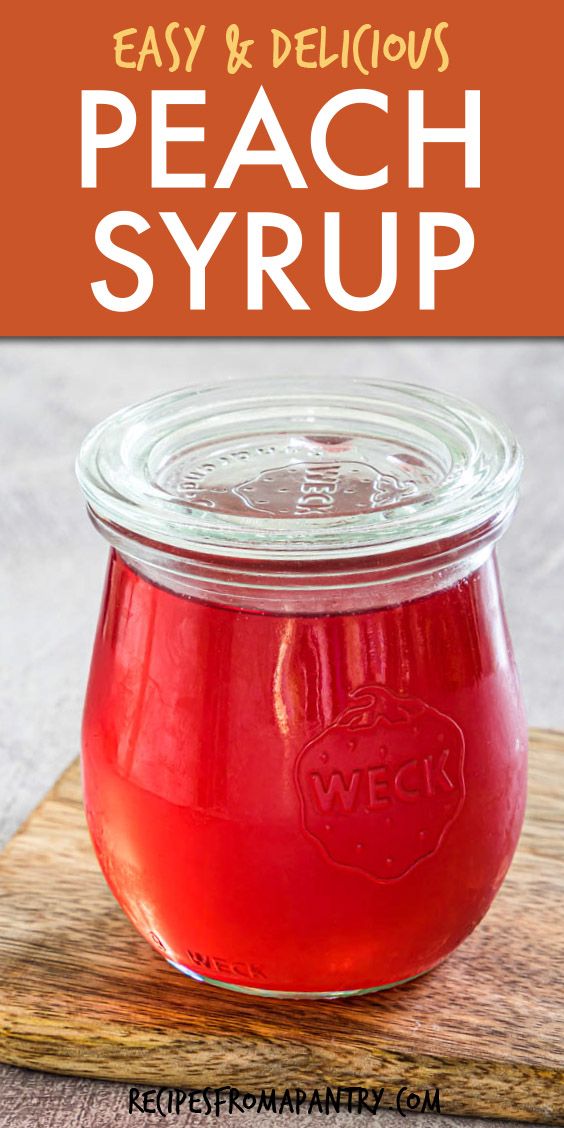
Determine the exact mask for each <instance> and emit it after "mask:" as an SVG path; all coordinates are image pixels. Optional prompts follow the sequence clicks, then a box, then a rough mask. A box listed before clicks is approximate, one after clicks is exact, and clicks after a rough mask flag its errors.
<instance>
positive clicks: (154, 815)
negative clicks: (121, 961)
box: [83, 552, 527, 994]
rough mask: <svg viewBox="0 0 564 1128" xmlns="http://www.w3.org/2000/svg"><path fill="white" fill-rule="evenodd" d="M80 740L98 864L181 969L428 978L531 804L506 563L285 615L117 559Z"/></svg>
mask: <svg viewBox="0 0 564 1128" xmlns="http://www.w3.org/2000/svg"><path fill="white" fill-rule="evenodd" d="M312 594H313V593H312ZM337 598H338V597H337ZM83 738H84V739H83V750H84V752H83V770H84V786H85V802H86V811H87V817H88V823H89V827H90V831H91V834H92V838H93V841H94V845H95V848H96V852H97V855H98V858H99V861H100V865H101V867H102V870H103V872H104V874H105V877H106V879H107V881H108V883H109V885H110V887H111V889H112V891H113V893H114V894H115V896H116V898H117V900H118V901H119V903H120V905H121V906H122V907H123V909H124V910H125V912H126V913H127V915H128V916H129V918H130V919H131V921H132V922H133V924H134V925H135V927H136V928H137V929H138V931H139V932H140V933H141V934H142V935H143V936H144V937H145V939H146V940H148V941H149V943H150V944H152V945H153V947H154V948H156V949H157V951H159V952H161V954H163V955H164V956H166V957H167V958H168V959H169V960H171V961H173V962H174V963H176V964H178V965H181V967H182V968H183V969H185V970H187V971H188V972H190V973H196V974H197V975H202V976H204V977H206V978H209V979H212V980H216V981H221V982H224V983H229V984H234V985H239V986H241V987H244V988H247V989H249V988H255V989H259V990H263V991H264V990H277V991H285V992H293V991H295V992H327V993H331V994H333V993H337V992H341V991H350V990H360V989H369V988H375V987H379V986H384V985H390V984H393V983H397V982H398V981H402V980H405V979H407V978H410V977H412V976H415V975H418V974H421V973H422V972H424V971H426V970H428V969H429V968H431V967H433V966H434V965H435V964H437V963H438V962H439V961H440V960H442V959H443V958H444V957H445V956H447V955H448V954H449V953H450V952H451V951H452V950H453V949H454V948H455V947H456V946H457V945H458V944H460V943H461V941H462V940H464V939H465V937H466V936H468V934H469V933H470V932H471V931H472V929H473V928H474V927H475V926H476V925H477V924H478V922H479V921H480V919H481V918H482V917H483V915H484V913H485V912H486V911H487V909H488V907H489V905H490V903H491V901H492V899H493V897H494V895H495V893H496V891H497V890H498V888H499V886H500V885H501V882H502V880H503V878H504V876H505V873H506V871H507V868H508V866H509V863H510V861H511V858H512V856H513V853H514V850H515V846H516V843H517V839H518V836H519V831H520V828H521V823H522V818H523V810H524V802H525V786H526V785H525V777H526V746H527V745H526V728H525V721H524V717H523V712H522V707H521V701H520V695H519V686H518V682H517V676H516V672H515V666H514V662H513V657H512V653H511V647H510V643H509V639H508V635H507V630H506V625H505V619H504V614H503V608H502V605H501V597H500V592H499V585H498V579H497V570H496V565H495V560H494V558H493V557H491V558H490V559H489V560H488V561H487V562H486V563H485V564H484V565H483V566H482V567H481V568H480V569H479V570H478V571H474V572H473V573H472V574H471V575H469V576H468V577H467V578H466V579H463V580H461V581H459V582H457V583H456V584H454V585H453V586H451V587H448V588H445V589H443V590H441V591H438V592H436V593H434V594H431V595H427V596H424V597H421V598H417V599H414V600H412V601H409V602H405V603H402V604H398V605H395V606H388V607H385V608H380V609H376V610H369V611H362V612H358V611H357V612H354V613H338V614H337V613H336V614H323V615H319V616H315V615H304V614H300V615H293V616H292V615H278V614H272V613H271V612H261V611H250V610H239V609H236V608H232V607H229V608H227V607H222V606H218V605H215V604H212V603H208V602H204V601H200V600H196V599H192V598H188V597H186V596H182V595H178V594H175V593H172V592H169V591H167V590H164V589H163V588H161V587H158V586H156V585H155V584H153V583H152V582H149V581H148V580H146V579H144V578H142V577H141V576H140V575H138V574H136V572H135V571H133V570H132V569H131V568H130V567H128V566H127V565H126V563H125V562H124V561H123V560H122V559H121V558H120V556H119V555H118V554H116V553H115V552H112V554H111V558H110V566H109V572H108V578H107V584H106V591H105V597H104V601H103V605H102V612H101V616H100V622H99V626H98V632H97V636H96V642H95V647H94V656H93V663H92V670H91V676H90V682H89V688H88V694H87V700H86V708H85V717H84V731H83Z"/></svg>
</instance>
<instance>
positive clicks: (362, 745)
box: [296, 686, 465, 881]
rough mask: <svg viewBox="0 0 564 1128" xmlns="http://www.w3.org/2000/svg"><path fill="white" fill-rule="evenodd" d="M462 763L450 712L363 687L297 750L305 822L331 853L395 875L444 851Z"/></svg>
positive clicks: (384, 876) (381, 877) (457, 805)
mask: <svg viewBox="0 0 564 1128" xmlns="http://www.w3.org/2000/svg"><path fill="white" fill-rule="evenodd" d="M463 764H464V737H463V734H462V731H461V729H460V728H459V726H458V725H457V724H456V723H455V722H454V721H453V720H451V718H450V717H447V716H445V714H444V713H440V712H439V711H438V709H433V708H431V706H429V705H426V704H425V703H424V702H422V701H419V700H417V699H415V698H410V697H402V696H399V695H397V694H394V693H391V692H390V691H389V690H387V689H384V688H383V687H382V686H363V687H361V688H360V689H357V690H355V691H354V692H353V693H352V694H351V696H350V697H349V701H348V703H347V705H346V707H345V708H344V709H343V710H342V712H341V713H339V715H338V716H337V717H336V718H335V720H334V721H333V722H332V723H331V725H329V727H328V728H326V729H325V730H324V731H323V732H322V733H321V734H320V735H319V736H317V737H315V738H314V739H313V740H311V741H310V742H309V743H308V744H307V745H306V746H305V748H304V749H303V751H302V753H301V755H300V756H299V758H298V761H297V763H296V783H297V786H298V790H299V794H300V801H301V809H302V818H303V825H304V828H305V830H306V832H307V833H308V834H310V835H312V836H313V838H315V839H316V841H317V842H318V843H319V845H320V846H321V847H322V848H323V851H324V852H325V854H326V856H327V858H328V859H329V860H330V861H332V862H334V863H337V864H338V865H342V866H348V867H350V868H353V869H356V870H359V871H361V872H363V873H365V874H367V875H368V876H370V877H371V878H373V879H374V880H376V881H391V880H397V879H398V878H401V877H402V876H403V875H404V874H406V873H408V872H409V871H410V870H412V869H413V867H414V866H416V865H418V864H419V863H420V862H422V861H423V860H424V859H425V858H429V857H431V856H432V855H433V854H434V853H435V852H436V851H437V850H438V848H439V846H440V844H441V842H442V840H443V838H444V836H445V834H446V832H447V830H448V827H449V826H450V825H451V823H452V822H453V821H454V819H455V818H456V817H457V815H458V813H459V812H460V809H461V807H462V804H463V801H464V794H465V789H464V775H463Z"/></svg>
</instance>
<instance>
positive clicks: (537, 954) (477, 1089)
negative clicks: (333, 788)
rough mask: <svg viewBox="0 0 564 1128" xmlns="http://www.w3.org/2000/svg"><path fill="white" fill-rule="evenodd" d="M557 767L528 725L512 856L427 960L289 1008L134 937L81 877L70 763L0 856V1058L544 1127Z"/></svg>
mask: <svg viewBox="0 0 564 1128" xmlns="http://www.w3.org/2000/svg"><path fill="white" fill-rule="evenodd" d="M563 770H564V735H561V734H556V733H547V732H542V731H539V730H536V731H533V732H532V733H531V773H530V798H529V806H528V816H527V822H526V826H525V829H524V832H523V835H522V839H521V843H520V847H519V851H518V854H517V856H516V859H515V861H514V863H513V866H512V868H511V871H510V874H509V877H508V879H507V881H506V883H505V885H504V887H503V889H502V891H501V893H500V895H499V896H498V898H497V900H496V902H495V904H494V906H493V908H492V910H491V911H490V913H489V914H488V916H487V918H486V920H485V921H484V922H483V923H482V925H481V926H480V927H479V928H478V929H477V930H476V932H475V933H474V934H473V935H472V937H471V938H470V939H469V940H468V941H467V942H466V943H465V944H464V945H463V946H462V948H460V949H459V951H458V952H456V953H455V954H454V955H453V956H452V957H451V958H450V959H449V960H447V961H446V963H445V964H443V965H442V966H441V967H440V968H438V969H437V970H436V971H434V972H432V973H430V974H429V975H427V976H425V977H424V978H423V979H421V980H419V981H417V982H414V983H412V984H408V985H406V986H404V987H402V988H396V989H394V990H392V991H388V992H385V993H383V994H381V995H372V996H366V997H364V998H353V999H349V1000H344V1001H340V1002H323V1003H320V1002H308V1003H305V1002H296V1001H290V1000H283V1001H278V1000H257V999H254V998H249V997H245V996H239V995H235V994H232V993H231V992H228V991H220V990H217V989H214V988H208V987H204V986H200V985H197V984H194V983H192V982H190V981H189V980H187V979H184V978H183V977H182V976H180V975H179V974H178V973H176V972H175V971H173V970H172V969H170V968H169V967H168V966H167V965H166V964H165V963H164V961H162V960H161V959H160V958H159V957H158V956H157V955H156V954H155V953H153V952H152V951H151V950H150V949H149V948H148V947H147V946H146V945H145V943H144V942H143V941H142V940H141V939H140V938H139V937H138V936H137V934H136V933H135V932H134V931H133V929H132V927H131V926H130V925H129V923H128V922H127V920H126V919H125V918H124V917H123V915H122V914H121V912H120V910H119V908H118V907H117V906H116V904H115V902H114V900H113V898H112V896H111V894H110V893H109V892H108V890H107V888H106V886H105V884H104V881H103V879H102V877H101V875H100V873H99V870H98V867H97V863H96V861H95V858H94V856H93V852H92V848H91V846H90V841H89V838H88V834H87V831H86V828H85V823H84V818H83V814H82V807H81V796H80V777H79V770H78V765H77V764H74V765H73V766H72V767H71V768H70V769H69V770H68V772H66V773H65V775H63V777H62V778H61V779H60V780H59V782H58V783H57V784H56V786H55V787H54V789H53V790H52V792H51V793H50V794H49V796H48V797H47V799H45V800H44V802H43V803H42V804H41V806H40V807H39V808H38V809H37V810H36V811H35V812H34V813H33V814H32V816H31V818H30V819H29V820H28V822H27V823H26V824H25V825H24V827H22V828H21V830H20V831H19V832H18V833H17V834H16V836H15V838H14V839H13V840H12V841H11V843H10V844H9V845H8V847H7V848H6V850H5V851H4V853H3V854H2V855H1V856H0V888H1V891H2V896H1V898H0V981H1V982H2V984H3V988H2V997H1V999H0V1035H1V1038H0V1058H1V1059H2V1060H3V1061H4V1062H7V1063H11V1064H14V1065H20V1066H26V1067H30V1068H32V1069H42V1070H47V1071H51V1072H54V1073H66V1074H78V1075H81V1076H83V1077H100V1078H111V1079H116V1080H126V1081H129V1082H131V1083H134V1082H137V1081H139V1082H147V1083H150V1084H151V1083H152V1084H158V1085H165V1084H170V1085H181V1086H184V1087H193V1088H198V1089H199V1088H203V1087H204V1086H206V1085H210V1086H214V1087H215V1086H219V1085H223V1084H230V1085H235V1086H237V1087H238V1088H239V1089H241V1090H247V1091H249V1092H253V1091H254V1092H256V1091H257V1090H259V1089H261V1088H263V1087H264V1088H268V1089H270V1088H271V1087H272V1086H274V1087H276V1088H277V1089H280V1090H283V1089H284V1088H285V1087H286V1086H291V1087H293V1086H301V1087H302V1088H304V1089H313V1088H315V1087H324V1086H325V1085H329V1084H331V1085H338V1084H341V1085H365V1086H366V1087H369V1088H370V1087H376V1088H380V1086H385V1088H386V1093H389V1094H390V1096H391V1095H392V1094H393V1093H394V1092H395V1090H396V1089H397V1088H398V1087H399V1086H401V1085H403V1084H408V1085H409V1086H410V1088H412V1089H414V1090H421V1089H425V1088H432V1089H434V1088H435V1087H439V1088H440V1091H441V1109H442V1110H443V1111H444V1112H446V1113H455V1114H463V1113H464V1114H468V1115H474V1116H477V1115H484V1116H492V1117H505V1118H513V1119H519V1120H529V1121H534V1122H541V1121H545V1122H550V1123H555V1124H562V1123H563V1122H564V954H563V946H564V835H563V826H564V797H563V795H562V793H561V790H560V792H559V790H558V789H559V787H560V780H561V779H562V777H563ZM438 911H440V907H438Z"/></svg>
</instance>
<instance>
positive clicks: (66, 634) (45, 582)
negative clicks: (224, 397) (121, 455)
mask: <svg viewBox="0 0 564 1128" xmlns="http://www.w3.org/2000/svg"><path fill="white" fill-rule="evenodd" d="M281 372H293V373H304V375H305V374H307V373H309V372H314V373H327V372H330V373H339V374H344V375H346V374H348V373H357V374H364V375H367V374H374V375H376V374H377V375H380V376H382V377H384V378H387V379H393V380H398V381H404V380H407V381H414V382H419V383H425V384H430V385H433V386H435V387H438V388H445V389H447V390H449V391H453V392H457V393H459V394H462V395H465V396H467V397H468V398H470V399H474V400H476V401H477V402H478V403H481V404H483V406H485V407H488V408H490V409H491V410H493V411H494V412H496V413H497V414H499V415H501V416H503V417H504V418H505V419H506V421H507V422H508V423H509V424H510V425H511V426H512V427H513V429H514V431H515V433H516V434H517V437H518V438H519V440H520V442H521V444H522V446H523V448H524V452H525V458H526V472H525V476H524V481H523V488H522V497H521V503H520V506H519V509H518V511H517V514H516V517H515V519H514V523H513V525H512V527H511V529H510V530H509V531H508V533H507V534H506V536H505V538H504V540H503V542H502V544H501V546H500V560H501V568H502V578H503V582H504V590H505V597H506V606H507V612H508V617H509V623H510V626H511V629H512V634H513V638H514V643H515V648H516V652H517V658H518V661H519V665H520V668H521V675H522V680H523V685H524V690H525V697H526V702H527V707H528V711H529V719H530V722H531V724H534V725H542V726H545V727H552V728H564V693H563V692H562V683H563V674H564V669H563V660H562V639H563V638H564V582H563V579H562V575H563V572H564V482H563V475H564V469H563V466H564V458H563V456H564V343H562V342H560V341H545V340H543V341H519V340H511V341H488V342H486V341H447V340H444V341H426V342H420V341H401V340H400V341H381V342H373V341H364V340H355V341H344V340H337V341H334V340H331V341H303V342H297V341H258V340H255V341H241V342H234V341H217V340H215V341H199V342H198V341H191V342H189V341H142V342H140V341H130V342H129V341H128V342H126V341H123V342H117V341H100V340H97V341H88V340H87V341H72V340H67V341H14V342H4V343H2V344H1V345H0V441H1V449H2V486H1V493H2V504H1V506H0V556H1V563H2V584H1V587H0V670H1V674H0V678H1V681H0V685H1V691H0V772H1V778H2V780H3V787H2V789H1V793H0V844H3V843H4V842H5V841H6V840H7V839H8V838H9V836H10V835H11V834H12V833H13V832H14V830H15V829H16V827H17V826H18V825H19V823H20V822H21V821H22V819H23V818H24V817H25V816H26V815H27V814H28V813H29V811H30V810H31V809H32V808H33V807H34V806H35V805H36V803H37V801H38V800H39V799H40V797H41V796H42V794H43V793H44V792H45V791H46V790H47V789H48V787H49V786H50V785H51V784H52V783H53V781H54V780H55V778H56V777H57V775H58V774H59V773H60V772H61V771H62V769H63V768H64V767H65V766H66V765H67V764H68V763H69V762H70V761H71V760H72V759H73V757H74V756H75V755H76V753H77V750H78V739H79V728H80V712H81V706H82V697H83V693H84V687H85V680H86V676H87V670H88V663H89V652H90V646H91V641H92V637H93V632H94V627H95V621H96V616H97V611H98V603H99V599H100V593H101V585H102V579H103V571H104V562H105V556H106V551H105V545H104V544H103V543H102V540H101V539H100V538H99V537H98V536H97V535H96V534H95V532H94V530H93V529H92V528H91V526H90V524H89V522H88V521H87V519H86V517H85V514H84V509H83V505H82V500H81V498H80V495H79V491H78V486H77V485H76V482H75V479H74V473H73V462H74V458H75V455H76V451H77V449H78V446H79V444H80V441H81V439H82V438H83V436H84V434H85V433H86V431H87V430H88V429H89V428H90V427H91V426H92V425H93V424H94V423H96V422H98V421H99V420H100V419H102V418H103V417H104V416H105V415H107V414H108V413H109V412H111V411H114V410H116V409H117V408H119V407H121V406H124V405H125V404H127V403H129V402H132V401H134V400H140V399H144V398H145V397H147V396H150V395H156V394H158V393H159V392H162V391H168V390H170V389H173V388H176V387H180V386H181V385H183V384H187V383H189V382H192V381H194V380H199V379H201V378H203V377H205V378H207V377H210V376H211V377H213V376H217V375H220V374H222V373H235V374H237V373H241V374H243V373H259V374H263V375H264V378H265V379H273V378H275V377H276V375H277V374H278V373H281ZM0 1091H1V1096H0V1125H6V1126H8V1125H9V1126H10V1128H28V1126H29V1128H31V1126H32V1125H33V1126H35V1125H37V1124H41V1125H42V1126H43V1125H45V1128H55V1126H57V1128H58V1126H63V1125H67V1124H72V1125H78V1124H80V1125H81V1126H83V1128H88V1126H90V1125H96V1126H97V1128H105V1126H106V1125H107V1126H110V1125H112V1126H113V1125H118V1124H120V1125H121V1124H122V1123H123V1124H125V1123H131V1119H130V1117H129V1116H128V1114H127V1108H126V1101H125V1095H124V1094H125V1090H124V1089H123V1087H121V1086H118V1085H109V1084H106V1083H103V1082H91V1081H82V1080H77V1079H65V1078H55V1077H49V1076H46V1075H41V1074H32V1073H27V1072H26V1071H25V1070H15V1069H8V1068H5V1067H0ZM39 1109H41V1112H39ZM194 1119H197V1117H196V1118H195V1117H194V1116H192V1117H189V1116H186V1117H185V1118H184V1119H183V1118H179V1119H178V1121H175V1123H179V1124H188V1123H191V1122H192V1120H194ZM241 1119H243V1120H245V1122H247V1121H249V1124H250V1122H251V1120H252V1114H248V1116H243V1117H241V1116H237V1117H236V1120H241ZM330 1119H331V1118H329V1120H330ZM434 1119H435V1118H433V1117H432V1118H431V1120H432V1121H433V1120H434ZM380 1120H381V1122H382V1121H383V1122H384V1124H385V1126H386V1128H392V1123H393V1124H394V1125H396V1124H398V1125H399V1118H397V1116H396V1115H394V1114H384V1113H382V1114H381V1115H380ZM323 1122H324V1123H325V1124H327V1123H328V1120H327V1118H323ZM426 1123H429V1119H427V1120H426ZM450 1123H451V1121H450V1119H449V1118H441V1124H443V1125H448V1124H450ZM468 1123H474V1124H475V1125H476V1128H478V1123H479V1122H476V1121H474V1122H468ZM458 1124H462V1122H461V1121H458Z"/></svg>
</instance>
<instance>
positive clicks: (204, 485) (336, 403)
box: [77, 376, 521, 562]
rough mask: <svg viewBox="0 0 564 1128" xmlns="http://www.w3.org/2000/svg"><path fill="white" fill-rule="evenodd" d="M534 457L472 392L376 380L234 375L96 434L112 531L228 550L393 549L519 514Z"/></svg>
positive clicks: (267, 553) (83, 464) (342, 552)
mask: <svg viewBox="0 0 564 1128" xmlns="http://www.w3.org/2000/svg"><path fill="white" fill-rule="evenodd" d="M520 472H521V454H520V451H519V447H518V446H517V443H516V441H515V439H514V438H513V436H512V435H511V433H510V432H509V431H508V430H507V428H505V427H504V426H503V425H501V424H500V423H499V422H497V421H496V420H495V419H494V418H492V417H491V416H490V415H489V414H488V413H487V412H485V411H482V410H480V409H478V408H476V407H474V406H473V405H472V404H470V403H468V402H466V401H465V400H462V399H459V398H458V397H455V396H451V395H447V394H445V393H444V392H437V391H432V390H429V389H426V388H422V387H418V386H416V385H410V384H399V383H391V382H390V383H385V382H382V381H379V380H371V379H365V378H356V377H353V378H344V377H328V378H317V377H316V378H311V377H302V378H300V377H295V376H293V377H279V378H276V379H268V378H266V377H261V378H256V377H255V378H251V379H234V378H229V379H224V380H222V381H220V382H216V383H213V384H208V385H205V386H194V387H192V388H185V389H182V390H180V391H176V392H172V393H170V394H168V395H164V396H159V397H157V398H155V399H151V400H148V401H146V402H144V403H141V404H137V405H135V406H133V407H128V408H126V409H125V410H123V411H119V412H117V413H116V414H115V415H112V416H110V417H109V418H108V419H106V420H105V421H104V422H103V423H101V424H99V426H97V427H95V428H94V430H93V431H91V432H90V434H89V435H88V436H87V438H86V439H85V441H84V443H83V445H82V448H81V450H80V454H79V457H78V462H77V473H78V478H79V482H80V485H81V487H82V490H83V492H84V494H85V497H86V499H87V502H88V505H89V507H90V509H91V511H92V513H93V514H94V515H95V517H96V518H97V520H98V522H101V523H102V525H104V524H108V525H110V526H112V527H117V528H118V529H119V530H120V531H121V532H125V533H128V534H131V535H133V536H135V537H138V538H143V539H144V540H148V541H150V542H152V543H155V544H158V545H161V546H173V547H174V548H175V549H177V550H178V549H180V550H184V551H186V552H193V553H197V554H205V555H206V556H209V555H212V556H214V557H218V556H219V557H230V558H235V559H236V558H240V557H242V558H246V559H249V560H252V559H254V560H278V561H284V560H287V561H288V562H291V561H293V562H298V561H303V562H307V561H312V562H314V561H322V560H335V559H336V558H339V559H343V558H348V559H351V558H357V559H358V558H362V557H367V556H374V555H377V556H380V555H382V554H389V553H393V552H397V551H403V550H406V549H408V550H409V549H415V548H420V547H423V546H426V545H431V544H433V543H435V542H437V541H443V540H444V539H445V538H447V539H448V540H450V539H451V538H453V537H463V538H464V537H471V536H472V535H473V534H474V533H477V531H478V530H480V529H483V528H484V526H486V527H488V528H490V530H491V526H492V525H496V526H498V525H502V524H503V522H504V521H505V520H506V518H507V517H508V516H509V514H510V513H511V511H512V509H513V506H514V503H515V497H516V489H517V485H518V481H519V477H520Z"/></svg>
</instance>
